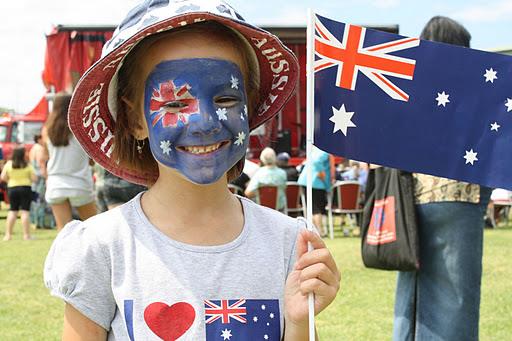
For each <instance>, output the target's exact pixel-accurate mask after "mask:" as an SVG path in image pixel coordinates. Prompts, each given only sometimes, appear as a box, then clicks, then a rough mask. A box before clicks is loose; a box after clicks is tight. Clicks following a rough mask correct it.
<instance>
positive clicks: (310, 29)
mask: <svg viewBox="0 0 512 341" xmlns="http://www.w3.org/2000/svg"><path fill="white" fill-rule="evenodd" d="M314 44H315V14H314V13H313V10H312V9H311V8H309V9H308V24H307V42H306V51H307V63H306V68H307V71H306V76H307V85H306V103H307V104H306V160H307V163H308V167H307V173H306V175H307V184H306V185H307V186H306V220H307V222H308V224H307V226H308V230H310V231H312V230H313V168H312V165H311V161H312V151H313V129H314V128H313V123H314V121H313V118H314V117H313V114H314V110H315V105H314V95H313V90H314V87H315V74H314V70H313V63H314V62H315V52H314V48H315V45H314ZM308 250H309V251H311V250H313V246H312V245H311V243H308ZM308 307H309V340H310V341H314V340H315V338H316V336H315V296H314V294H313V293H310V294H309V296H308Z"/></svg>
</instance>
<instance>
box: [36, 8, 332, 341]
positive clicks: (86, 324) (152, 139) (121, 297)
mask: <svg viewBox="0 0 512 341" xmlns="http://www.w3.org/2000/svg"><path fill="white" fill-rule="evenodd" d="M297 77H298V64H297V60H296V58H295V57H294V56H293V54H292V53H291V52H290V51H289V50H288V49H287V48H285V47H284V45H283V44H282V43H281V42H280V41H279V40H278V39H277V38H276V37H275V36H273V35H271V34H269V33H268V32H266V31H263V30H261V29H259V28H257V27H254V26H251V25H249V24H247V23H246V22H245V21H244V20H243V19H242V17H241V16H240V15H239V14H238V13H237V12H236V11H235V10H234V9H233V8H231V7H230V6H229V5H227V4H226V3H224V2H220V1H144V2H141V3H140V4H139V5H137V7H136V8H134V9H133V10H132V11H130V13H129V14H128V16H127V17H126V18H125V20H124V21H123V22H122V23H121V25H120V26H119V27H118V28H117V29H116V31H115V33H114V35H113V37H112V40H111V41H110V42H108V43H107V44H106V45H105V47H104V51H103V54H102V57H101V59H100V60H99V61H98V62H97V63H96V64H95V65H93V66H92V67H91V68H90V69H89V70H88V71H87V72H86V73H85V75H84V76H83V77H82V79H81V80H80V81H79V83H78V84H77V87H76V89H75V92H74V94H73V99H72V101H71V106H70V110H69V125H70V127H71V129H72V131H73V133H74V134H75V135H76V137H77V139H78V140H79V141H80V143H81V144H82V146H83V147H84V149H85V150H86V151H87V153H88V154H89V155H90V156H91V157H92V158H94V160H95V161H96V162H98V163H99V164H100V165H101V166H102V167H104V168H105V169H107V170H108V171H109V172H112V173H113V174H115V175H117V176H120V177H122V178H124V179H127V180H129V181H132V182H136V183H141V184H145V185H147V186H148V187H149V189H148V190H147V191H145V192H143V193H141V194H139V195H137V196H136V197H135V198H134V199H132V200H131V201H129V202H128V203H126V204H124V205H121V206H119V207H117V208H115V209H113V210H110V211H107V212H104V213H101V214H99V215H97V216H95V217H93V218H91V219H89V220H87V221H84V222H73V223H70V224H68V225H67V226H66V227H65V228H64V229H63V230H62V232H61V233H60V234H59V235H58V237H57V238H56V240H55V241H54V243H53V245H52V247H51V249H50V251H49V254H48V256H47V259H46V262H45V272H44V278H45V284H46V286H47V287H48V288H49V289H50V291H51V293H52V294H53V295H55V296H57V297H60V298H62V299H63V300H64V301H65V302H66V306H65V312H64V328H63V339H64V340H72V339H73V340H74V339H94V340H99V339H101V340H105V339H107V338H108V339H109V340H154V339H157V338H159V339H163V340H177V339H183V340H213V338H217V339H218V338H219V337H223V338H224V339H229V338H230V337H231V336H233V335H236V336H235V337H236V338H239V339H244V340H248V339H255V338H263V339H265V338H266V339H273V340H276V339H284V340H305V339H307V338H308V295H309V293H314V296H315V312H316V313H319V312H321V311H322V310H323V309H324V308H325V307H326V306H327V305H329V304H330V303H331V302H332V301H333V300H334V298H335V296H336V293H337V291H338V288H339V281H340V274H339V271H338V269H337V266H336V264H335V262H334V259H333V257H332V255H331V254H330V252H329V251H328V250H327V248H326V247H325V244H324V243H323V241H322V240H321V239H320V238H319V237H318V236H317V235H316V234H315V233H312V232H308V231H306V230H305V225H306V224H305V222H304V221H303V220H299V219H292V218H289V217H287V216H285V215H283V214H281V213H279V212H276V211H274V210H270V209H268V208H265V207H261V206H259V205H256V204H255V203H253V202H251V201H250V200H248V199H245V198H241V197H237V196H235V195H233V194H231V192H230V191H229V190H228V187H227V183H228V181H229V180H231V179H233V178H235V177H236V176H237V175H238V174H239V173H240V171H241V170H242V169H243V162H244V156H245V150H246V148H247V145H248V140H249V139H248V136H249V132H250V131H251V130H252V129H254V128H256V127H258V126H259V125H261V124H263V123H264V122H265V121H267V120H269V119H271V118H272V117H274V116H275V115H276V114H277V113H278V112H279V110H280V109H281V107H282V106H283V105H284V104H285V103H286V101H287V100H288V99H289V97H290V96H291V95H292V94H293V93H294V88H295V86H296V81H297ZM308 242H310V243H311V244H312V246H313V248H314V250H313V251H310V252H307V248H308V247H307V243H308ZM225 310H231V311H234V312H232V313H230V314H228V315H227V316H226V314H224V313H223V311H225ZM242 327H244V328H242Z"/></svg>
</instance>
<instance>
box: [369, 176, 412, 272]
mask: <svg viewBox="0 0 512 341" xmlns="http://www.w3.org/2000/svg"><path fill="white" fill-rule="evenodd" d="M365 195H366V196H365V197H366V198H367V199H366V203H365V206H364V211H363V220H362V225H361V226H362V231H361V232H362V234H361V235H362V239H361V254H362V257H363V263H364V265H365V266H366V267H368V268H375V269H383V270H400V271H414V270H418V269H419V259H418V258H419V241H418V230H417V224H416V215H415V211H414V183H413V178H412V174H411V173H408V172H404V171H401V170H398V169H393V168H385V167H381V168H377V169H372V170H370V172H369V174H368V181H367V184H366V193H365Z"/></svg>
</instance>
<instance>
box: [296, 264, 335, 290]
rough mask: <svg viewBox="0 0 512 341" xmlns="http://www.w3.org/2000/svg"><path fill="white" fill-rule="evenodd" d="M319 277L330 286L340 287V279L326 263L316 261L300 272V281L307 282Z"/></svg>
mask: <svg viewBox="0 0 512 341" xmlns="http://www.w3.org/2000/svg"><path fill="white" fill-rule="evenodd" d="M314 278H317V279H319V280H321V281H322V282H324V283H326V284H327V285H329V286H333V287H338V286H339V280H338V276H337V274H334V273H333V272H332V271H331V269H329V267H328V266H327V265H325V264H324V263H316V264H313V265H311V266H308V267H307V268H305V269H303V270H302V271H301V273H300V282H301V283H302V282H306V281H308V280H310V279H314Z"/></svg>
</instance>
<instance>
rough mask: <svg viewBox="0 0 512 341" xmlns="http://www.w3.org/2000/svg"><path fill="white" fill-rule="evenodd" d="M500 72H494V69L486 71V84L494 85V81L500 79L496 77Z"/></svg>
mask: <svg viewBox="0 0 512 341" xmlns="http://www.w3.org/2000/svg"><path fill="white" fill-rule="evenodd" d="M497 73H498V72H497V71H494V70H493V69H492V68H490V69H489V70H487V69H485V74H484V77H485V82H486V83H487V82H491V83H494V80H495V79H498V77H497V76H496V74H497Z"/></svg>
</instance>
